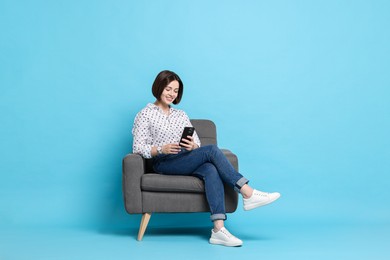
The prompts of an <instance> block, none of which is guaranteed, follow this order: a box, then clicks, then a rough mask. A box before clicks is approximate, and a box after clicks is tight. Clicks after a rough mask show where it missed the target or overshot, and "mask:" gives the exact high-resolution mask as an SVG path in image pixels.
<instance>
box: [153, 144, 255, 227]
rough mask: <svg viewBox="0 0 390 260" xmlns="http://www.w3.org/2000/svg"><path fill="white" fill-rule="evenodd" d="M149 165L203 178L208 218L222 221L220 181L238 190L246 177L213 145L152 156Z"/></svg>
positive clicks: (221, 189)
mask: <svg viewBox="0 0 390 260" xmlns="http://www.w3.org/2000/svg"><path fill="white" fill-rule="evenodd" d="M153 168H154V170H155V171H156V172H157V173H160V174H167V175H191V176H196V177H198V178H200V179H202V180H203V181H204V184H205V192H206V198H207V201H208V203H209V206H210V211H211V220H212V221H214V220H219V219H221V220H225V219H226V211H225V191H224V187H223V182H225V183H227V184H229V185H231V186H232V187H234V189H235V190H236V191H237V192H238V191H239V190H240V189H241V187H242V186H243V185H244V184H246V183H248V180H247V179H246V178H245V177H243V176H242V175H241V174H240V173H238V172H237V171H236V170H235V169H234V167H233V166H232V165H231V163H230V162H229V161H228V160H227V158H226V157H225V155H224V154H223V153H222V151H221V150H220V149H219V148H218V147H217V146H216V145H207V146H202V147H199V148H197V149H195V150H192V151H187V150H185V149H182V150H181V152H179V153H178V154H168V155H164V154H163V155H159V156H156V157H154V160H153Z"/></svg>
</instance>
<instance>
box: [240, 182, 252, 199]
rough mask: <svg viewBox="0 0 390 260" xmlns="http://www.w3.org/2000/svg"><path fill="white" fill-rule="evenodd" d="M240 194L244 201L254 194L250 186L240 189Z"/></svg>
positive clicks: (245, 185) (246, 185)
mask: <svg viewBox="0 0 390 260" xmlns="http://www.w3.org/2000/svg"><path fill="white" fill-rule="evenodd" d="M240 193H241V195H242V197H243V198H244V199H248V198H250V197H251V196H252V194H253V188H252V187H251V186H249V185H248V184H244V186H242V187H241V189H240Z"/></svg>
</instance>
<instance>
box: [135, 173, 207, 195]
mask: <svg viewBox="0 0 390 260" xmlns="http://www.w3.org/2000/svg"><path fill="white" fill-rule="evenodd" d="M141 190H143V191H159V192H190V193H191V192H192V193H204V184H203V181H202V180H200V179H199V178H197V177H194V176H177V175H163V174H157V173H148V174H144V175H143V176H142V179H141Z"/></svg>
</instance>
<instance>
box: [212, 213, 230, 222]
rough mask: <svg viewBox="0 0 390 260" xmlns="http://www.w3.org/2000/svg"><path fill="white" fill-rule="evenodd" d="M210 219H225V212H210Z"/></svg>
mask: <svg viewBox="0 0 390 260" xmlns="http://www.w3.org/2000/svg"><path fill="white" fill-rule="evenodd" d="M210 219H211V221H215V220H226V214H223V213H218V214H212V215H211V216H210Z"/></svg>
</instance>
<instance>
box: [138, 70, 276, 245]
mask: <svg viewBox="0 0 390 260" xmlns="http://www.w3.org/2000/svg"><path fill="white" fill-rule="evenodd" d="M152 92H153V95H154V97H155V98H156V101H155V102H154V103H153V104H151V103H150V104H148V105H147V106H146V107H145V108H144V109H142V110H141V111H140V112H139V113H138V114H137V116H136V118H135V121H134V127H133V136H134V142H133V143H134V144H133V152H134V153H138V154H141V155H142V156H143V157H144V158H153V168H154V170H155V171H156V172H157V173H160V174H171V175H192V176H196V177H199V178H201V179H202V180H203V181H204V183H205V192H206V198H207V201H208V204H209V206H210V212H211V220H212V221H213V223H214V228H213V229H212V230H211V237H210V240H209V242H210V243H211V244H219V245H225V246H241V245H242V241H241V240H240V239H238V238H237V237H235V236H233V235H232V234H231V233H230V232H229V231H228V230H227V229H226V228H225V227H224V220H226V213H225V205H224V200H223V198H224V187H223V182H226V183H228V184H229V185H231V186H232V187H234V189H235V190H236V191H237V192H239V193H240V194H241V195H242V196H243V201H244V209H245V210H251V209H254V208H257V207H260V206H263V205H266V204H269V203H271V202H273V201H275V200H277V199H278V198H279V197H280V194H279V193H277V192H274V193H265V192H261V191H258V190H255V189H253V188H252V187H250V186H249V185H248V180H247V179H246V178H245V177H244V176H242V175H241V174H240V173H238V172H237V171H236V170H235V169H234V167H233V166H232V165H231V164H230V162H229V161H228V160H227V159H226V157H225V156H224V155H223V153H222V152H221V151H220V150H219V148H218V147H217V146H216V145H208V146H201V143H200V140H199V137H198V135H197V134H196V131H195V132H194V135H193V136H187V138H188V139H183V140H182V141H181V142H180V138H181V134H182V132H183V129H184V127H186V126H192V125H191V122H190V119H189V117H188V116H187V114H186V113H185V112H184V111H182V110H179V109H175V108H173V107H172V106H171V104H175V105H176V104H179V102H180V100H181V98H182V95H183V83H182V81H181V79H180V78H179V76H178V75H177V74H176V73H174V72H172V71H168V70H165V71H162V72H160V73H159V74H158V75H157V77H156V79H155V81H154V83H153V86H152Z"/></svg>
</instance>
